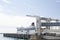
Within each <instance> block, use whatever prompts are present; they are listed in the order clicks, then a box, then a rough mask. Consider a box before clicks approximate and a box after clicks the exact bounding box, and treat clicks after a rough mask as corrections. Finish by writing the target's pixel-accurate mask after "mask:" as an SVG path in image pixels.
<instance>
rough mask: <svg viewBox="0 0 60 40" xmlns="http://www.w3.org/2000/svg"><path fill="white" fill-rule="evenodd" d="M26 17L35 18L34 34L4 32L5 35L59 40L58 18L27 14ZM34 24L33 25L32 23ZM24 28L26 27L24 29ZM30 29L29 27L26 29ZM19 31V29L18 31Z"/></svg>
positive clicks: (35, 39) (59, 21)
mask: <svg viewBox="0 0 60 40" xmlns="http://www.w3.org/2000/svg"><path fill="white" fill-rule="evenodd" d="M27 16H28V17H35V18H36V26H35V28H34V30H35V31H36V33H34V34H32V35H31V34H29V32H28V34H29V35H27V34H24V35H23V34H17V33H16V34H8V33H4V34H3V35H4V36H5V37H14V38H27V36H28V38H29V39H30V40H60V36H59V35H60V20H59V19H52V18H45V17H39V16H31V15H27ZM33 26H34V25H33ZM25 30H26V29H25ZM27 30H30V29H27ZM18 33H19V31H18Z"/></svg>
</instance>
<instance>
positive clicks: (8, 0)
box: [2, 0, 10, 4]
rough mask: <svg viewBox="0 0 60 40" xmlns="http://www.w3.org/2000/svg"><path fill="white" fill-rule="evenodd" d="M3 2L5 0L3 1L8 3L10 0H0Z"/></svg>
mask: <svg viewBox="0 0 60 40" xmlns="http://www.w3.org/2000/svg"><path fill="white" fill-rule="evenodd" d="M2 1H3V2H5V3H8V4H9V3H10V0H2Z"/></svg>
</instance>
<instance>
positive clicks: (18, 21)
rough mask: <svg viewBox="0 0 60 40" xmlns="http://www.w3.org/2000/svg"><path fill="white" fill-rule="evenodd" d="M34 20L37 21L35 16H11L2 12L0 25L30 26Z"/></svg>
mask: <svg viewBox="0 0 60 40" xmlns="http://www.w3.org/2000/svg"><path fill="white" fill-rule="evenodd" d="M32 22H35V18H30V17H21V16H10V15H5V14H3V13H0V26H3V25H4V26H8V27H20V26H21V25H23V26H25V27H26V26H29V25H30V24H31V23H32Z"/></svg>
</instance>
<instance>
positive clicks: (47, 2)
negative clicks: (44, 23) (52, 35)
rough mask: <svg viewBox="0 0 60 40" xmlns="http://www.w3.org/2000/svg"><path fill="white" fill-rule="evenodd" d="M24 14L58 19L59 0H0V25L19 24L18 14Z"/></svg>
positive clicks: (59, 10) (59, 12) (59, 14)
mask: <svg viewBox="0 0 60 40" xmlns="http://www.w3.org/2000/svg"><path fill="white" fill-rule="evenodd" d="M26 15H37V16H44V17H51V18H57V19H60V0H0V27H1V26H2V25H4V26H8V25H9V26H14V25H15V26H16V24H17V26H20V25H19V24H20V22H21V21H19V20H20V19H21V18H20V16H26ZM17 19H18V20H17ZM27 19H28V18H27ZM24 20H25V19H24ZM29 20H30V19H29ZM32 20H33V19H32ZM2 28H3V27H2Z"/></svg>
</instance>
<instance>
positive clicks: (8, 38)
mask: <svg viewBox="0 0 60 40" xmlns="http://www.w3.org/2000/svg"><path fill="white" fill-rule="evenodd" d="M0 40H24V39H17V38H10V37H3V34H0Z"/></svg>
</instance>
